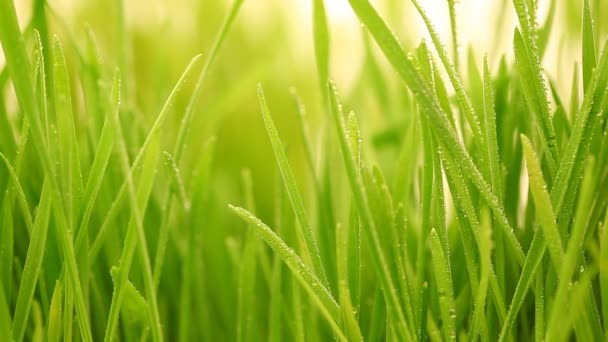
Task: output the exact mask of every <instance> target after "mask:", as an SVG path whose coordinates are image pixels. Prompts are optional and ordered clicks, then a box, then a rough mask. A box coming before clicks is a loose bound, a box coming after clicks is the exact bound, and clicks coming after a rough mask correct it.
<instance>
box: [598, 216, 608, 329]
mask: <svg viewBox="0 0 608 342" xmlns="http://www.w3.org/2000/svg"><path fill="white" fill-rule="evenodd" d="M601 231H602V235H601V240H600V241H601V242H600V260H599V265H600V269H599V273H600V277H599V278H600V279H599V281H600V297H601V300H602V317H608V212H606V215H605V217H604V225H603V226H602V230H601ZM603 322H604V331H607V330H608V320H606V319H604V320H603Z"/></svg>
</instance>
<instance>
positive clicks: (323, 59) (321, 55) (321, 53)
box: [312, 0, 330, 105]
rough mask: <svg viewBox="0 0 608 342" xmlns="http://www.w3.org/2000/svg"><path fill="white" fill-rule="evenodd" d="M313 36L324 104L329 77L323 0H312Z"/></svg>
mask: <svg viewBox="0 0 608 342" xmlns="http://www.w3.org/2000/svg"><path fill="white" fill-rule="evenodd" d="M312 12H313V31H314V32H313V38H314V46H315V61H316V63H317V74H318V76H319V82H320V87H319V89H320V90H321V95H322V98H323V101H324V104H325V105H328V102H327V94H326V93H325V92H324V91H323V90H324V89H325V82H326V80H327V79H328V78H329V54H330V51H329V45H330V40H329V39H330V38H329V27H328V26H329V25H328V23H327V13H326V11H325V4H324V0H313V9H312Z"/></svg>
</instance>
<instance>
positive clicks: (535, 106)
mask: <svg viewBox="0 0 608 342" xmlns="http://www.w3.org/2000/svg"><path fill="white" fill-rule="evenodd" d="M513 5H514V6H515V11H516V12H517V17H518V19H519V25H520V27H521V35H520V38H521V45H522V46H523V51H521V52H524V51H525V54H524V55H522V62H523V58H525V60H526V61H525V62H523V63H526V64H527V68H528V69H529V70H528V72H529V73H527V74H523V73H522V72H520V76H522V75H523V76H526V77H527V78H529V82H530V88H531V89H530V90H529V92H528V91H526V92H524V94H525V95H528V96H529V97H530V99H529V101H530V102H529V103H528V107H529V108H530V110H531V111H532V112H533V114H534V112H535V110H538V112H537V114H535V115H536V118H538V119H539V120H538V121H537V123H536V124H537V125H538V126H539V127H538V128H539V130H540V131H542V135H541V138H542V139H544V140H545V141H544V142H543V144H546V147H547V150H546V153H547V159H548V161H549V164H550V167H551V164H553V166H552V168H553V169H554V170H557V166H558V165H559V150H558V148H557V142H556V137H555V129H554V128H553V123H552V122H551V117H550V115H549V102H548V99H547V87H546V85H545V80H544V78H543V74H542V69H541V65H540V57H539V52H538V45H537V41H536V26H535V25H536V8H535V6H532V9H530V8H529V7H530V6H529V4H527V3H526V0H513ZM517 32H519V31H518V30H516V35H515V36H516V41H517V36H518V34H517ZM524 56H525V57H524ZM518 64H519V63H518Z"/></svg>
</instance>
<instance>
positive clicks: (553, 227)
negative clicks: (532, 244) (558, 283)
mask: <svg viewBox="0 0 608 342" xmlns="http://www.w3.org/2000/svg"><path fill="white" fill-rule="evenodd" d="M521 141H522V146H523V149H524V156H525V158H526V166H527V169H528V179H529V181H530V188H531V190H532V196H533V197H534V206H535V208H536V215H537V219H538V222H539V224H540V226H541V227H542V229H543V233H544V236H545V241H546V242H547V247H548V249H549V254H550V255H551V260H552V261H553V264H554V265H561V264H562V259H563V257H564V248H563V245H562V240H561V237H560V235H559V230H558V229H557V223H556V221H555V213H554V211H553V207H552V206H551V199H550V198H549V193H547V185H546V183H545V181H544V179H543V173H542V170H541V167H540V162H539V161H538V157H537V156H536V153H535V152H534V149H533V147H532V143H531V142H530V140H529V139H528V138H527V137H526V136H525V135H522V136H521Z"/></svg>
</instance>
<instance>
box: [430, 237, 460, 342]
mask: <svg viewBox="0 0 608 342" xmlns="http://www.w3.org/2000/svg"><path fill="white" fill-rule="evenodd" d="M431 252H432V254H433V269H434V272H435V281H436V282H437V294H438V296H439V308H440V310H441V319H442V322H443V324H442V326H443V332H444V338H445V340H446V341H456V305H455V302H454V288H453V286H452V275H451V274H450V269H449V267H448V261H447V258H446V256H445V254H444V252H443V247H442V246H441V241H440V240H439V235H437V232H436V231H435V229H433V230H431Z"/></svg>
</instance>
